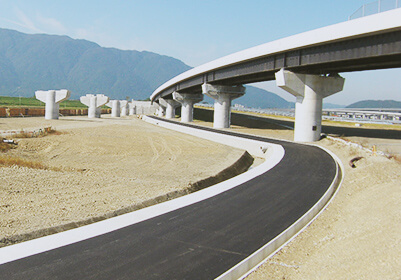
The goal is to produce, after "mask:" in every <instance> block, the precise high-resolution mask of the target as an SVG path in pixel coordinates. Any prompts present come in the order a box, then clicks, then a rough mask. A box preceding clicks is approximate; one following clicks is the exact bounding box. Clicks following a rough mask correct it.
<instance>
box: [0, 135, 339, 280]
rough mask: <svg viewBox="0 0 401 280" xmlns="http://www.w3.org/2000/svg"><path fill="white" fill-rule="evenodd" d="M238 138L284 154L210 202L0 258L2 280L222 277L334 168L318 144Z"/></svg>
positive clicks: (290, 219) (288, 219)
mask: <svg viewBox="0 0 401 280" xmlns="http://www.w3.org/2000/svg"><path fill="white" fill-rule="evenodd" d="M205 129H207V128H205ZM222 133H226V134H233V135H235V133H232V132H222ZM237 136H240V137H247V138H252V139H257V140H262V141H268V142H273V143H277V144H281V145H282V146H283V147H284V149H285V156H284V158H283V159H282V161H281V162H280V163H279V164H278V165H277V166H275V167H274V168H273V169H271V170H270V171H268V172H266V173H265V174H263V175H260V176H259V177H257V178H255V179H254V180H252V181H249V182H246V183H244V184H242V185H240V186H238V187H236V188H234V189H231V190H229V191H226V192H224V193H221V194H219V195H217V196H214V197H212V198H209V199H207V200H204V201H201V202H198V203H195V204H193V205H190V206H187V207H184V208H181V209H178V210H175V211H173V212H169V213H167V214H164V215H161V216H158V217H155V218H152V219H149V220H145V221H143V222H140V223H137V224H134V225H131V226H128V227H125V228H123V229H120V230H117V231H114V232H110V233H107V234H104V235H100V236H98V237H94V238H91V239H88V240H84V241H81V242H78V243H75V244H71V245H68V246H64V247H61V248H58V249H54V250H51V251H48V252H44V253H40V254H37V255H33V256H30V257H26V258H23V259H20V260H16V261H13V262H9V263H6V264H3V265H1V266H0V279H213V278H215V277H217V276H219V275H221V274H222V273H224V272H225V271H227V270H228V269H230V268H231V267H233V266H234V265H236V264H237V263H239V262H240V261H241V260H243V259H245V258H246V257H248V256H249V255H250V254H252V253H253V252H255V251H256V250H258V249H259V248H260V247H262V246H263V245H265V244H266V243H268V242H269V241H270V240H271V239H273V238H274V237H275V236H277V235H278V234H279V233H281V232H282V231H284V230H285V229H286V228H287V227H289V226H290V225H291V224H292V223H294V222H295V221H296V220H297V219H298V218H300V217H301V216H302V215H303V214H304V213H305V212H306V211H308V210H309V209H310V208H311V207H312V206H313V205H314V204H315V203H316V202H317V201H318V200H319V199H320V197H321V196H322V195H323V194H324V192H325V191H326V190H327V188H328V187H329V186H330V184H331V183H332V181H333V179H334V177H335V173H336V163H335V161H334V160H333V159H332V158H331V157H330V156H329V155H328V154H327V153H326V152H325V151H323V150H321V149H319V148H317V147H310V146H304V145H300V144H293V143H288V142H281V141H277V140H267V139H266V138H261V137H253V136H243V135H237Z"/></svg>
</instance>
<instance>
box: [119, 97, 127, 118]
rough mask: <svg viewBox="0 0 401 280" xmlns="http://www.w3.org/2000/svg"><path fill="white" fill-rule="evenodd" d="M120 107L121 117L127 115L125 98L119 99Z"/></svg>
mask: <svg viewBox="0 0 401 280" xmlns="http://www.w3.org/2000/svg"><path fill="white" fill-rule="evenodd" d="M120 108H121V113H120V116H121V117H126V116H128V101H127V100H121V101H120Z"/></svg>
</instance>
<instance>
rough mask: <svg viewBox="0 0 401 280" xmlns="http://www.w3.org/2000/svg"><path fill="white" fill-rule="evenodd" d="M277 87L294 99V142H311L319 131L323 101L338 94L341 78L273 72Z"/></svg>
mask: <svg viewBox="0 0 401 280" xmlns="http://www.w3.org/2000/svg"><path fill="white" fill-rule="evenodd" d="M275 76H276V84H277V86H278V87H280V88H282V89H284V90H285V91H287V92H289V93H291V94H292V95H294V96H295V97H296V103H295V126H294V141H296V142H314V141H318V140H319V139H320V134H321V131H322V103H323V98H325V97H327V96H330V95H332V94H335V93H337V92H340V91H342V89H343V87H344V81H345V79H344V78H342V77H340V76H339V75H338V74H335V75H329V76H320V75H310V74H299V73H293V72H291V71H288V70H284V69H281V70H280V71H278V72H276V74H275Z"/></svg>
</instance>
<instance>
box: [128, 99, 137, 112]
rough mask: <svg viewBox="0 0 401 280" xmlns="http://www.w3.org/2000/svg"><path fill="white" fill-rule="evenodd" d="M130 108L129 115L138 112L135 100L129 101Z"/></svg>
mask: <svg viewBox="0 0 401 280" xmlns="http://www.w3.org/2000/svg"><path fill="white" fill-rule="evenodd" d="M128 108H129V115H130V116H133V115H135V114H136V105H135V103H134V102H133V101H131V102H128Z"/></svg>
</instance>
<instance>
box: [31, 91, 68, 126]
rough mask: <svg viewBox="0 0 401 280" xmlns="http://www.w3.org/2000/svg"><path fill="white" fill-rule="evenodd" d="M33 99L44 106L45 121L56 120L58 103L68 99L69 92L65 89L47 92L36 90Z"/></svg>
mask: <svg viewBox="0 0 401 280" xmlns="http://www.w3.org/2000/svg"><path fill="white" fill-rule="evenodd" d="M35 97H36V99H38V100H40V101H42V102H44V103H45V104H46V107H45V119H46V120H58V115H59V109H60V102H62V101H64V100H67V99H68V98H70V91H69V90H66V89H61V90H47V91H43V90H37V91H35Z"/></svg>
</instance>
